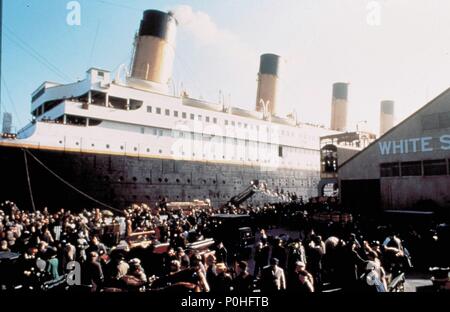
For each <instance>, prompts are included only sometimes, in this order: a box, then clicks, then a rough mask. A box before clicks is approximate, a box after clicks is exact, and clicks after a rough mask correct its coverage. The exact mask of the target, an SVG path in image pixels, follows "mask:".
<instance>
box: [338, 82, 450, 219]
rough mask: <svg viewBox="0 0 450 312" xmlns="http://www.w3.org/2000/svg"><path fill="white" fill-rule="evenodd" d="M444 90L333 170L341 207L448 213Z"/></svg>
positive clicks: (449, 162) (449, 117) (448, 117)
mask: <svg viewBox="0 0 450 312" xmlns="http://www.w3.org/2000/svg"><path fill="white" fill-rule="evenodd" d="M449 166H450V88H449V89H447V90H446V91H445V92H443V93H442V94H440V95H439V96H438V97H436V98H435V99H434V100H432V101H431V102H429V103H428V104H426V105H425V106H423V107H422V108H421V109H419V110H418V111H417V112H415V113H414V114H413V115H411V116H410V117H408V118H407V119H405V120H404V121H403V122H401V123H400V124H398V125H397V126H395V127H393V128H392V129H390V130H389V131H387V132H386V133H385V134H384V135H382V136H381V137H380V138H379V139H377V140H376V141H374V142H373V143H372V144H370V145H369V146H368V147H367V148H366V149H364V150H362V151H361V152H359V153H357V154H356V155H354V156H353V157H351V158H349V159H348V160H347V161H345V162H344V163H342V164H341V165H340V166H339V171H338V172H339V175H338V179H339V187H340V196H341V198H340V199H341V203H342V204H343V206H344V207H347V208H350V209H352V210H354V211H355V210H356V211H360V212H368V213H370V212H377V211H381V209H382V210H434V211H436V210H441V211H447V210H445V209H450V168H449Z"/></svg>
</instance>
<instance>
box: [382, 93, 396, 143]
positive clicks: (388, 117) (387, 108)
mask: <svg viewBox="0 0 450 312" xmlns="http://www.w3.org/2000/svg"><path fill="white" fill-rule="evenodd" d="M393 126H394V101H381V106H380V136H381V135H383V134H385V133H386V132H387V131H389V130H390V129H391V128H392V127H393Z"/></svg>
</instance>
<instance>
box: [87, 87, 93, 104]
mask: <svg viewBox="0 0 450 312" xmlns="http://www.w3.org/2000/svg"><path fill="white" fill-rule="evenodd" d="M91 103H92V91H91V90H89V92H88V104H91Z"/></svg>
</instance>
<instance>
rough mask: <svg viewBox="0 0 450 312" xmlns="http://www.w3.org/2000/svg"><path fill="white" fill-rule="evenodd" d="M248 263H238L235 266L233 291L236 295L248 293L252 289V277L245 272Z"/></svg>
mask: <svg viewBox="0 0 450 312" xmlns="http://www.w3.org/2000/svg"><path fill="white" fill-rule="evenodd" d="M247 268H248V263H247V262H246V261H240V262H239V263H238V265H237V270H236V272H237V276H236V278H235V279H234V281H233V282H234V283H233V285H234V287H233V289H234V290H235V291H236V292H237V293H238V294H247V293H250V292H251V290H252V287H253V276H252V275H251V274H250V273H248V271H247Z"/></svg>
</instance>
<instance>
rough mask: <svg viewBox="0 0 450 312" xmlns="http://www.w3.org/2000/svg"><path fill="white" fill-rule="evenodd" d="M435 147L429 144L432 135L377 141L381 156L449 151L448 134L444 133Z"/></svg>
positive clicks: (449, 138)
mask: <svg viewBox="0 0 450 312" xmlns="http://www.w3.org/2000/svg"><path fill="white" fill-rule="evenodd" d="M438 139H439V144H438V145H437V147H436V148H434V147H433V146H432V145H431V142H432V140H433V138H432V137H422V138H412V139H404V140H394V141H383V142H378V147H379V148H380V154H381V155H382V156H386V155H392V154H394V155H395V154H408V153H425V152H432V151H434V150H442V151H450V134H444V135H442V136H440V137H439V138H438Z"/></svg>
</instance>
